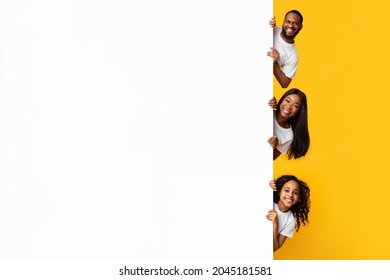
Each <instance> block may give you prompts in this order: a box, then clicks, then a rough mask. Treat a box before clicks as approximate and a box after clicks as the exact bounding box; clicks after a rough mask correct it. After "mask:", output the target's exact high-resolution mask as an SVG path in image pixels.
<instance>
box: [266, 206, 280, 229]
mask: <svg viewBox="0 0 390 280" xmlns="http://www.w3.org/2000/svg"><path fill="white" fill-rule="evenodd" d="M266 217H267V220H269V221H272V224H273V225H278V214H277V213H276V211H275V210H273V209H272V210H269V211H268V214H267V216H266Z"/></svg>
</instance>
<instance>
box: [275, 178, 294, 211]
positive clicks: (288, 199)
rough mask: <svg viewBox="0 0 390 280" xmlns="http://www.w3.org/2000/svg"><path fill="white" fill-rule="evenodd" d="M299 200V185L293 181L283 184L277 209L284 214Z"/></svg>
mask: <svg viewBox="0 0 390 280" xmlns="http://www.w3.org/2000/svg"><path fill="white" fill-rule="evenodd" d="M298 200H299V184H298V183H297V182H295V181H294V180H290V181H288V182H287V183H285V184H284V185H283V187H282V189H281V190H280V195H279V202H278V207H279V209H280V211H282V212H286V211H288V210H289V209H290V207H291V206H293V205H294V204H296V203H297V202H298Z"/></svg>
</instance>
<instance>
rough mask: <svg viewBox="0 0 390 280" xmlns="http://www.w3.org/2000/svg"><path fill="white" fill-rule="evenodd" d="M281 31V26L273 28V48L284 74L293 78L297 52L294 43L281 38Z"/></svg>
mask: <svg viewBox="0 0 390 280" xmlns="http://www.w3.org/2000/svg"><path fill="white" fill-rule="evenodd" d="M281 32H282V29H281V28H279V27H275V28H274V48H275V49H276V50H277V51H278V52H279V58H278V64H279V66H280V67H282V71H283V73H284V75H286V76H287V77H289V78H290V79H293V78H294V77H295V73H296V71H297V66H298V52H297V49H296V48H295V44H294V43H293V44H290V43H287V42H286V41H284V40H283V38H282V37H281V35H280V33H281Z"/></svg>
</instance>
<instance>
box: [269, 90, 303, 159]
mask: <svg viewBox="0 0 390 280" xmlns="http://www.w3.org/2000/svg"><path fill="white" fill-rule="evenodd" d="M290 94H296V95H298V97H299V99H300V100H301V103H302V104H301V107H300V109H299V112H298V113H297V114H296V115H295V116H294V117H292V118H291V119H289V120H288V123H289V124H290V125H291V127H292V130H293V132H294V139H293V142H292V143H291V146H290V149H289V150H288V152H287V154H288V159H291V158H293V157H294V158H300V157H303V156H304V155H306V153H307V151H308V150H309V146H310V136H309V125H308V118H307V99H306V95H305V94H304V93H303V92H302V91H300V90H299V89H297V88H292V89H289V90H288V91H286V92H285V94H283V96H282V98H280V99H279V102H278V105H277V108H276V113H280V104H281V103H282V101H283V100H284V99H285V98H286V96H287V95H290Z"/></svg>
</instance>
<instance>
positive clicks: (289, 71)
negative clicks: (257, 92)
mask: <svg viewBox="0 0 390 280" xmlns="http://www.w3.org/2000/svg"><path fill="white" fill-rule="evenodd" d="M302 23H303V16H302V15H301V13H300V12H298V11H297V10H291V11H289V12H287V13H286V15H285V17H284V21H283V25H282V28H279V27H277V26H276V21H275V17H273V18H272V19H271V20H270V21H269V24H270V26H271V27H272V28H273V29H274V47H273V48H270V51H269V52H268V53H267V55H268V56H270V57H271V58H272V60H273V62H274V65H273V71H274V76H275V78H276V80H277V81H278V82H279V84H280V85H281V86H282V88H286V87H288V86H289V84H290V83H291V80H292V79H293V78H294V77H295V73H296V71H297V65H298V53H297V50H296V48H295V44H294V38H295V36H297V35H298V33H299V31H301V30H302V27H303V25H302Z"/></svg>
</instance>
